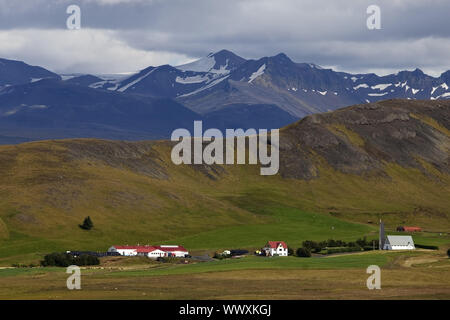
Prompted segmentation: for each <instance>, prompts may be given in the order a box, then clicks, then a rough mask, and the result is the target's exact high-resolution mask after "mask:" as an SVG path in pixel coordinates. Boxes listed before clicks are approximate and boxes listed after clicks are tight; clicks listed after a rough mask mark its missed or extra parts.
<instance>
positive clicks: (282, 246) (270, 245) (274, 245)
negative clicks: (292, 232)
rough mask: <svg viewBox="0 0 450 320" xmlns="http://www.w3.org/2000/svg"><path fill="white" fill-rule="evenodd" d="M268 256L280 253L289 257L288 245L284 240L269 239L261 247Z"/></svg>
mask: <svg viewBox="0 0 450 320" xmlns="http://www.w3.org/2000/svg"><path fill="white" fill-rule="evenodd" d="M261 251H262V252H263V253H264V254H265V255H266V256H274V255H279V256H282V257H287V255H288V247H287V245H286V243H285V242H284V241H269V242H267V244H266V246H265V247H264V248H262V249H261Z"/></svg>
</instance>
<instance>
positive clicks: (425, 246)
mask: <svg viewBox="0 0 450 320" xmlns="http://www.w3.org/2000/svg"><path fill="white" fill-rule="evenodd" d="M415 247H416V248H420V249H430V250H439V247H438V246H428V245H425V244H415Z"/></svg>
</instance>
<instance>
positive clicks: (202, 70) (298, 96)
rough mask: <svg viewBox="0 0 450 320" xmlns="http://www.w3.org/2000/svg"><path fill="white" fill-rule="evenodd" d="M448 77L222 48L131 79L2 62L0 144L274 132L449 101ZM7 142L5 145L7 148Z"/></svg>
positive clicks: (130, 76)
mask: <svg viewBox="0 0 450 320" xmlns="http://www.w3.org/2000/svg"><path fill="white" fill-rule="evenodd" d="M449 85H450V71H446V72H444V73H442V75H441V76H439V77H432V76H429V75H426V74H425V73H423V72H422V71H421V70H419V69H416V70H414V71H400V72H398V73H396V74H390V75H386V76H378V75H376V74H373V73H369V74H351V73H346V72H336V71H333V70H331V69H325V68H321V67H320V66H318V65H316V64H313V63H297V62H294V61H292V60H291V59H290V58H289V57H288V56H286V55H285V54H283V53H280V54H278V55H275V56H272V57H263V58H260V59H250V60H246V59H244V58H241V57H239V56H237V55H235V54H234V53H232V52H230V51H227V50H222V51H219V52H217V53H211V54H208V55H207V56H206V57H204V58H201V59H199V60H197V61H194V62H191V63H188V64H184V65H181V66H170V65H163V66H150V67H147V68H145V69H143V70H141V71H139V72H137V73H135V74H131V75H109V76H105V75H99V76H96V75H86V74H71V75H63V76H62V77H61V76H59V75H57V74H55V73H52V72H50V71H48V70H46V69H44V68H41V67H33V66H29V65H27V64H25V63H23V62H19V61H12V60H5V59H0V138H1V139H0V143H8V142H9V143H15V142H20V141H28V140H30V139H32V140H36V139H50V138H67V137H100V138H110V139H126V140H139V139H152V138H167V137H168V136H169V134H170V132H171V130H173V129H174V128H179V127H188V126H189V125H191V124H192V122H193V120H203V121H204V128H205V129H206V128H207V127H209V128H220V129H224V128H243V129H247V128H267V129H273V128H279V127H282V126H285V125H287V124H289V123H292V122H294V121H295V120H297V119H299V118H302V117H303V116H305V115H308V114H312V113H318V112H324V111H329V110H334V109H337V108H340V107H343V106H348V105H353V104H361V103H368V102H376V101H379V100H386V99H391V98H403V99H426V100H437V99H449V98H450V89H449ZM5 141H6V142H5Z"/></svg>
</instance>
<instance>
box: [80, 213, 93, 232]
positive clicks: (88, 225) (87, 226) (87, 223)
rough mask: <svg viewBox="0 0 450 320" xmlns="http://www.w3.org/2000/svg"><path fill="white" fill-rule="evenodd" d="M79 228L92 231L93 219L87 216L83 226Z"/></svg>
mask: <svg viewBox="0 0 450 320" xmlns="http://www.w3.org/2000/svg"><path fill="white" fill-rule="evenodd" d="M79 226H80V228H81V229H83V230H91V229H92V228H93V227H94V224H93V223H92V220H91V217H89V216H87V217H86V218H84V221H83V224H80V225H79Z"/></svg>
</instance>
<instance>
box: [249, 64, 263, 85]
mask: <svg viewBox="0 0 450 320" xmlns="http://www.w3.org/2000/svg"><path fill="white" fill-rule="evenodd" d="M264 70H266V64H265V63H264V64H263V65H262V66H261V67H259V69H258V70H257V71H256V72H253V73H252V75H251V76H250V79H249V80H248V83H252V81H253V80H255V79H256V78H258V77H259V76H261V75H263V74H264Z"/></svg>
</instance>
